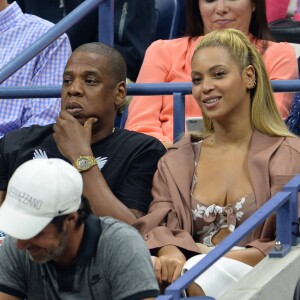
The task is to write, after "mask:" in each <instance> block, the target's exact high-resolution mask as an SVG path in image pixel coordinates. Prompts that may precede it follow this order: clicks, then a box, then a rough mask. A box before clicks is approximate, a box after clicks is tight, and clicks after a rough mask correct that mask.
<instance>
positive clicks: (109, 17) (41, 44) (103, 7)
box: [0, 0, 114, 84]
mask: <svg viewBox="0 0 300 300" xmlns="http://www.w3.org/2000/svg"><path fill="white" fill-rule="evenodd" d="M113 4H114V0H86V1H84V2H82V4H80V5H79V6H78V7H76V8H75V9H74V10H73V11H71V12H70V13H69V14H68V15H67V16H66V17H64V18H63V19H62V20H61V21H60V22H58V23H57V24H56V25H55V26H54V27H52V28H51V29H49V30H48V31H47V32H46V33H45V34H44V35H43V36H42V37H40V38H39V39H38V40H37V41H36V42H34V43H33V44H32V45H30V46H29V47H28V48H26V49H25V50H24V51H23V52H22V54H21V55H19V56H17V57H16V58H15V59H13V60H11V61H10V62H9V63H7V64H6V65H5V66H3V67H2V68H1V69H0V84H1V83H2V82H3V81H5V80H6V79H7V78H8V77H10V76H11V75H12V74H14V73H15V72H16V71H17V70H19V69H20V68H21V67H22V66H24V65H25V64H26V63H27V62H28V61H29V60H31V59H32V58H33V57H34V56H36V55H37V54H38V53H39V52H41V51H42V50H43V49H45V48H46V47H47V46H49V45H50V44H51V43H52V42H53V41H54V40H56V39H57V38H58V37H60V36H61V35H62V34H63V33H65V32H66V31H67V30H68V29H69V28H70V27H72V26H73V25H74V24H75V23H77V22H78V21H79V20H80V19H82V18H83V17H84V16H86V15H87V14H88V13H90V12H91V11H92V10H94V9H95V8H96V7H97V6H99V22H100V20H101V24H100V23H99V40H101V42H103V43H105V44H108V45H113V37H114V34H113Z"/></svg>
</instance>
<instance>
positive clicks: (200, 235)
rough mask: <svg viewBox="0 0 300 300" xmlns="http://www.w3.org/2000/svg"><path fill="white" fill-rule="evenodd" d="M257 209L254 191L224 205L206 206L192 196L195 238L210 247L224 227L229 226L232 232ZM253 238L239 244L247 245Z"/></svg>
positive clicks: (247, 238)
mask: <svg viewBox="0 0 300 300" xmlns="http://www.w3.org/2000/svg"><path fill="white" fill-rule="evenodd" d="M254 211H256V201H255V197H254V193H251V194H249V195H247V196H245V197H242V198H241V199H239V200H238V201H236V202H235V203H232V204H228V205H226V206H224V207H221V206H218V205H215V204H213V205H210V206H206V205H204V204H202V203H201V202H199V201H197V200H196V199H194V198H192V217H193V222H194V232H193V236H194V240H195V242H198V243H202V244H204V245H206V246H208V247H212V246H215V245H214V244H213V243H212V239H213V237H214V235H215V234H216V233H218V232H219V230H220V229H222V228H228V229H229V230H230V231H231V232H232V231H234V229H235V228H236V227H237V226H238V225H239V224H241V223H242V222H244V221H245V220H246V219H247V218H248V217H249V216H250V215H252V214H253V212H254ZM250 240H251V236H248V237H246V238H244V239H243V240H242V241H240V242H239V244H238V245H239V246H245V245H246V244H247V243H249V242H250Z"/></svg>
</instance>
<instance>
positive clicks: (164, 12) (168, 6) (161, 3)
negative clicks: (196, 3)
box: [153, 0, 180, 41]
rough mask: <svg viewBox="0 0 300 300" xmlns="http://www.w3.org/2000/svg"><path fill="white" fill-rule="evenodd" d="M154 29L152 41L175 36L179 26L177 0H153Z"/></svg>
mask: <svg viewBox="0 0 300 300" xmlns="http://www.w3.org/2000/svg"><path fill="white" fill-rule="evenodd" d="M155 11H156V26H155V27H156V30H155V32H154V36H153V41H155V40H159V39H163V40H168V39H173V38H175V37H177V34H178V26H179V12H180V5H179V0H155Z"/></svg>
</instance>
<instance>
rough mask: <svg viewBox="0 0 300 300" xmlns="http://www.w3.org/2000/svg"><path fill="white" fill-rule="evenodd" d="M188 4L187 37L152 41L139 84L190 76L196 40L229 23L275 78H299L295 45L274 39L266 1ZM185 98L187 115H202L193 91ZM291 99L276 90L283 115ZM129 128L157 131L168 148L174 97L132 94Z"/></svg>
mask: <svg viewBox="0 0 300 300" xmlns="http://www.w3.org/2000/svg"><path fill="white" fill-rule="evenodd" d="M186 5H187V7H186V9H187V36H186V37H183V38H179V39H174V40H158V41H156V42H154V43H153V44H152V45H151V46H150V47H149V48H148V50H147V52H146V55H145V58H144V62H143V65H142V68H141V70H140V73H139V76H138V79H137V83H147V82H186V81H190V74H191V59H192V56H193V53H194V49H195V45H197V44H198V43H199V41H200V40H201V39H202V36H203V35H205V34H207V33H209V32H211V31H213V30H219V29H225V28H234V29H238V30H240V31H242V32H243V33H244V34H246V35H247V36H248V38H249V39H250V40H251V42H252V43H253V44H254V45H255V46H256V48H257V50H258V51H259V52H260V54H261V55H262V58H263V61H264V63H265V65H266V68H267V72H268V74H269V78H270V79H271V80H277V79H285V80H287V79H296V78H298V67H297V58H296V54H295V51H294V49H293V47H292V46H290V45H289V44H287V43H275V42H272V41H271V40H272V37H271V34H270V31H269V29H268V23H267V18H266V4H265V0H253V1H251V0H238V1H227V0H215V1H210V2H209V1H207V0H186ZM185 99H186V102H185V117H194V116H201V115H202V113H201V110H200V108H199V106H198V105H197V103H196V101H195V99H194V98H193V96H192V95H187V96H186V97H185ZM292 99H293V94H292V93H276V94H275V100H276V103H277V107H278V109H279V111H280V113H281V116H282V117H283V118H286V117H287V116H288V113H289V110H290V106H291V102H292ZM125 128H126V129H129V130H134V131H138V132H142V133H146V134H148V135H151V136H154V137H156V138H158V139H159V140H160V141H162V142H163V143H164V144H165V146H166V147H168V146H169V145H171V144H172V143H173V97H172V96H152V97H149V96H136V97H134V98H133V100H132V102H131V103H130V106H129V110H128V118H127V122H126V125H125Z"/></svg>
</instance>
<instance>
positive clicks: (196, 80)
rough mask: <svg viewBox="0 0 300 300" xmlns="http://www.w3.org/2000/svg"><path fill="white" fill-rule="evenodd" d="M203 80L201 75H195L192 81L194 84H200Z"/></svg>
mask: <svg viewBox="0 0 300 300" xmlns="http://www.w3.org/2000/svg"><path fill="white" fill-rule="evenodd" d="M200 82H201V78H200V77H194V78H192V83H193V84H199V83H200Z"/></svg>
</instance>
